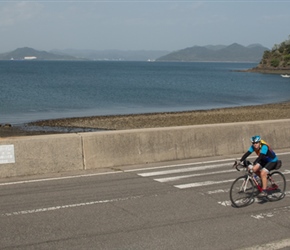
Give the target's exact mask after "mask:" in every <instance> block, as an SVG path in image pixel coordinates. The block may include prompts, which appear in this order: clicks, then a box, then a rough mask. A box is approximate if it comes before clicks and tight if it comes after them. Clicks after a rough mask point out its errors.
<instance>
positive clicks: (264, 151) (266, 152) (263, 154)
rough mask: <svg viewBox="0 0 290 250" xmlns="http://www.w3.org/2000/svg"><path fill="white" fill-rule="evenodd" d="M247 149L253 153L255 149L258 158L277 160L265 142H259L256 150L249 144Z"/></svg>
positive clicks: (270, 160)
mask: <svg viewBox="0 0 290 250" xmlns="http://www.w3.org/2000/svg"><path fill="white" fill-rule="evenodd" d="M248 151H249V153H253V152H254V151H255V152H256V154H257V155H258V156H259V158H260V159H261V160H263V161H265V162H277V161H278V157H277V156H276V154H275V152H274V151H273V150H272V149H271V148H270V147H269V146H268V145H267V144H266V143H263V142H261V147H260V148H259V149H258V150H255V147H254V146H253V145H251V146H250V148H249V150H248Z"/></svg>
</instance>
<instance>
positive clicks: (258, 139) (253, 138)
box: [251, 135, 261, 143]
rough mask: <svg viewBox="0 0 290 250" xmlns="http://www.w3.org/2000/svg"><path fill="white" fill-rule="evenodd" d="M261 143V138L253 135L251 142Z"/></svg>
mask: <svg viewBox="0 0 290 250" xmlns="http://www.w3.org/2000/svg"><path fill="white" fill-rule="evenodd" d="M260 141H261V137H260V136H259V135H255V136H253V137H252V138H251V142H252V143H254V142H260Z"/></svg>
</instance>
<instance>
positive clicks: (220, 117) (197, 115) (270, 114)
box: [0, 102, 290, 137]
mask: <svg viewBox="0 0 290 250" xmlns="http://www.w3.org/2000/svg"><path fill="white" fill-rule="evenodd" d="M289 118H290V102H282V103H274V104H265V105H256V106H243V107H233V108H219V109H210V110H194V111H184V112H163V113H149V114H131V115H110V116H90V117H74V118H63V119H53V120H42V121H36V122H31V123H29V124H27V125H25V127H18V126H11V127H10V126H4V125H2V126H1V127H0V137H14V136H29V135H42V134H55V133H69V132H73V131H74V130H73V129H70V128H83V129H96V130H98V129H99V130H125V129H139V128H156V127H172V126H189V125H197V124H216V123H233V122H245V121H264V120H277V119H289ZM30 126H37V127H38V128H44V129H34V130H27V127H30ZM48 127H49V128H58V129H56V130H48V129H45V128H48Z"/></svg>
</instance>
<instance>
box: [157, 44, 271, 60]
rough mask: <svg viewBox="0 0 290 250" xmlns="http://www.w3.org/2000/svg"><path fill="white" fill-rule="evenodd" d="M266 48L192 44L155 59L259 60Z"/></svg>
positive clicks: (254, 45)
mask: <svg viewBox="0 0 290 250" xmlns="http://www.w3.org/2000/svg"><path fill="white" fill-rule="evenodd" d="M265 50H268V48H266V47H263V46H262V45H260V44H253V45H249V46H247V47H245V46H242V45H240V44H237V43H233V44H231V45H229V46H223V45H218V46H213V45H208V46H193V47H190V48H186V49H182V50H178V51H175V52H172V53H169V54H168V55H165V56H162V57H160V58H158V59H157V61H177V62H178V61H182V62H259V61H260V60H261V58H262V56H263V53H264V51H265Z"/></svg>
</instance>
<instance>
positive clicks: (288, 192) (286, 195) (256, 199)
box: [210, 190, 290, 207]
mask: <svg viewBox="0 0 290 250" xmlns="http://www.w3.org/2000/svg"><path fill="white" fill-rule="evenodd" d="M217 191H218V190H217ZM221 191H223V190H221ZM210 192H211V194H213V193H214V191H210ZM289 195H290V191H286V192H285V197H284V198H283V199H285V198H290V196H289ZM260 201H261V199H258V198H254V202H260ZM218 204H220V205H222V206H225V207H227V206H232V202H231V201H229V200H227V201H218Z"/></svg>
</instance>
